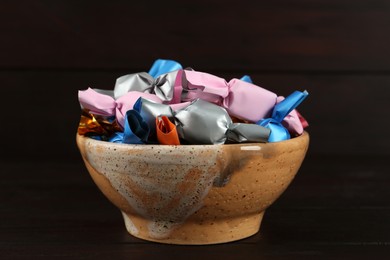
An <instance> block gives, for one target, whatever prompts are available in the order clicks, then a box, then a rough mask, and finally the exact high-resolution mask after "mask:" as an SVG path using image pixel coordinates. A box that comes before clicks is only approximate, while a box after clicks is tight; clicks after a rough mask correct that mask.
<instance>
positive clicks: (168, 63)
mask: <svg viewBox="0 0 390 260" xmlns="http://www.w3.org/2000/svg"><path fill="white" fill-rule="evenodd" d="M181 69H183V67H182V66H181V64H180V63H178V62H177V61H174V60H164V59H157V60H155V61H154V63H153V65H152V67H151V68H150V70H149V72H148V74H149V75H150V76H152V77H153V78H157V77H158V76H160V75H162V74H166V73H169V72H172V71H176V70H181Z"/></svg>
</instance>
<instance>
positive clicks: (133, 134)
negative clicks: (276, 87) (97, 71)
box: [78, 59, 308, 145]
mask: <svg viewBox="0 0 390 260" xmlns="http://www.w3.org/2000/svg"><path fill="white" fill-rule="evenodd" d="M307 95H308V92H307V91H303V92H301V91H295V92H293V93H292V94H290V95H289V96H287V97H286V98H284V97H281V96H280V97H278V96H277V95H276V94H275V93H273V92H271V91H269V90H266V89H264V88H261V87H259V86H256V85H254V84H253V83H252V80H251V79H250V77H249V76H244V77H242V78H241V79H232V80H230V81H229V82H227V81H226V80H225V79H223V78H220V77H217V76H214V75H211V74H209V73H204V72H199V71H195V70H193V69H191V68H186V69H183V67H182V66H181V65H180V64H179V63H178V62H176V61H172V60H161V59H158V60H156V61H155V62H154V64H153V65H152V67H151V69H150V70H149V72H148V73H146V72H140V73H134V74H128V75H124V76H121V77H119V78H118V79H117V80H116V83H115V87H114V90H102V89H91V88H88V89H87V90H83V91H79V93H78V97H79V102H80V105H81V109H82V114H81V120H80V123H79V127H78V133H79V134H80V135H86V136H89V137H91V138H94V139H98V140H103V141H108V142H116V143H127V144H167V145H179V144H227V143H249V142H251V143H253V142H278V141H283V140H287V139H290V138H291V137H295V136H299V135H301V134H302V133H303V131H304V130H303V129H304V128H305V127H307V126H308V124H307V121H306V120H305V119H304V118H303V117H302V116H301V115H300V114H299V113H298V111H297V110H296V109H295V108H296V107H297V106H298V105H299V104H300V103H301V102H302V101H303V100H304V99H305V98H306V97H307Z"/></svg>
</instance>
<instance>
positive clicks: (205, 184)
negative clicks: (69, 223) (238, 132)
mask: <svg viewBox="0 0 390 260" xmlns="http://www.w3.org/2000/svg"><path fill="white" fill-rule="evenodd" d="M76 139H77V145H78V147H79V149H80V153H81V155H82V158H83V160H84V162H85V165H86V167H87V169H88V171H89V173H90V175H91V177H92V179H93V180H94V182H95V183H96V185H97V186H98V187H99V189H100V190H101V191H102V192H103V193H104V195H105V196H106V197H107V198H108V199H109V200H110V201H111V202H112V203H113V204H114V205H115V206H116V207H118V208H119V209H120V210H121V212H122V215H123V218H124V221H125V226H126V229H127V231H128V232H129V233H130V234H131V235H133V236H135V237H138V238H141V239H144V240H149V241H155V242H160V243H169V244H187V245H191V244H192V245H194V244H217V243H224V242H230V241H235V240H239V239H243V238H246V237H249V236H251V235H254V234H256V233H257V232H258V231H259V229H260V224H261V221H262V218H263V215H264V211H265V209H266V208H268V207H269V206H270V205H271V204H272V203H273V202H274V201H275V200H276V199H277V198H278V197H279V196H280V195H281V194H282V193H283V192H284V190H285V189H286V188H287V186H288V185H289V184H290V183H291V181H292V180H293V178H294V176H295V175H296V173H297V171H298V170H299V168H300V166H301V163H302V162H303V160H304V157H305V154H306V151H307V149H308V146H309V134H308V133H307V132H304V133H303V134H302V135H301V136H299V137H296V138H292V139H290V140H286V141H282V142H276V143H250V144H248V143H246V144H226V145H181V146H171V145H132V144H117V143H110V142H104V141H97V140H94V139H91V138H88V137H85V136H81V135H77V138H76Z"/></svg>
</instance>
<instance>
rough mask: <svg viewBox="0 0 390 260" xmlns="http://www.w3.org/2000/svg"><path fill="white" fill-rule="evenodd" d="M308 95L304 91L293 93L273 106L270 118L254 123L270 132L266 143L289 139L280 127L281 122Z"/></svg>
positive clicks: (287, 134) (281, 126) (286, 131)
mask: <svg viewBox="0 0 390 260" xmlns="http://www.w3.org/2000/svg"><path fill="white" fill-rule="evenodd" d="M308 95H309V93H308V92H307V91H306V90H305V91H303V92H301V91H294V92H293V93H292V94H290V95H289V96H288V97H286V98H285V99H284V100H283V101H281V102H280V103H278V104H276V105H275V107H274V109H273V111H272V116H271V118H265V119H262V120H260V121H258V122H257V123H256V124H257V125H260V126H264V127H266V128H268V129H270V130H271V134H270V136H269V138H268V142H279V141H283V140H288V139H290V138H291V137H290V133H289V131H288V130H287V129H286V128H285V127H284V126H283V125H282V121H283V119H284V118H285V117H286V116H287V115H288V114H289V113H290V112H291V111H292V110H293V109H295V108H296V107H297V106H299V104H301V103H302V101H303V100H304V99H305V98H306V97H307V96H308Z"/></svg>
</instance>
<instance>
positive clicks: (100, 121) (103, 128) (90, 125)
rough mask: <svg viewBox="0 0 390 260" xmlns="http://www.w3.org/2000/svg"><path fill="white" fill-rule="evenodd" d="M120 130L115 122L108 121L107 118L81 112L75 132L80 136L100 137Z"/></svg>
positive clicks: (85, 111)
mask: <svg viewBox="0 0 390 260" xmlns="http://www.w3.org/2000/svg"><path fill="white" fill-rule="evenodd" d="M121 131H122V129H121V128H120V126H119V125H118V123H117V121H116V120H109V118H107V117H104V116H100V115H94V114H91V113H89V111H87V110H83V111H82V112H81V118H80V123H79V127H78V129H77V132H78V133H79V134H80V135H89V134H90V135H100V136H106V137H108V136H110V135H112V134H113V133H114V132H121Z"/></svg>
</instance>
